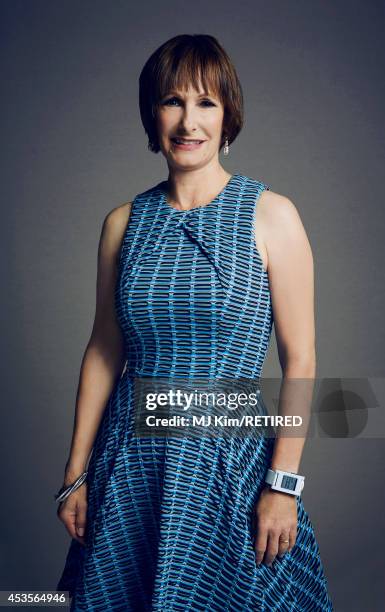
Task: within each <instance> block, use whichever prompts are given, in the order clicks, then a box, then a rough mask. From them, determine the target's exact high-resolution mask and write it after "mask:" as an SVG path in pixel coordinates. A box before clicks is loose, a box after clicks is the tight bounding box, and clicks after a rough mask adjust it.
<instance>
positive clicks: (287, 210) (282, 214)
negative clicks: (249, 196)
mask: <svg viewBox="0 0 385 612" xmlns="http://www.w3.org/2000/svg"><path fill="white" fill-rule="evenodd" d="M258 208H259V213H260V217H261V222H264V221H265V220H266V221H267V220H268V221H269V222H270V223H273V224H278V225H280V224H282V222H285V223H287V222H289V223H290V222H292V223H295V222H296V220H297V221H298V220H299V214H298V211H297V208H296V206H295V204H294V203H293V202H292V200H290V198H288V197H287V196H285V195H281V194H280V193H276V192H275V191H270V190H267V189H265V190H264V191H263V192H262V193H261V195H260V197H259V202H258Z"/></svg>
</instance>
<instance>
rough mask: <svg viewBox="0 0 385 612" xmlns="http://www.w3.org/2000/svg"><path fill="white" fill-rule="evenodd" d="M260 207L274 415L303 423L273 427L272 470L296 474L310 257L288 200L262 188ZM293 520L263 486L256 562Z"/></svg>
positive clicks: (272, 550) (308, 382) (304, 408)
mask: <svg viewBox="0 0 385 612" xmlns="http://www.w3.org/2000/svg"><path fill="white" fill-rule="evenodd" d="M259 208H260V210H258V209H257V215H258V218H259V226H258V222H257V227H259V232H258V236H256V241H257V246H258V245H261V246H260V250H261V256H262V258H263V262H264V265H265V268H266V267H267V271H268V274H269V285H270V291H271V298H272V307H273V313H274V325H275V335H276V339H277V347H278V354H279V360H280V364H281V368H282V372H283V378H282V383H281V388H280V397H279V405H278V414H279V415H296V414H300V415H301V416H302V417H303V418H304V423H305V427H302V428H301V432H300V434H297V432H296V431H295V430H294V434H293V431H290V428H289V429H288V428H286V431H285V429H284V428H281V427H278V428H277V433H276V438H275V442H274V449H273V455H272V460H271V468H272V469H281V470H285V471H289V472H298V470H299V465H300V460H301V455H302V452H303V447H304V444H305V435H306V430H307V424H308V416H309V412H310V405H311V398H312V393H313V385H314V376H315V368H316V356H315V331H314V327H315V326H314V304H313V303H314V287H313V257H312V253H311V248H310V244H309V241H308V239H307V236H306V232H305V230H304V227H303V225H302V222H301V219H300V217H299V215H298V212H297V210H296V208H295V206H294V204H293V203H292V202H291V201H290V200H289V199H288V198H286V197H284V196H281V195H279V194H276V193H274V192H269V191H264V192H263V193H262V195H261V197H260V201H259ZM258 218H257V221H258ZM293 435H295V436H296V437H293ZM299 436H301V437H299ZM297 520H298V519H297V505H296V500H295V498H294V497H293V496H292V495H288V494H287V493H283V492H280V491H274V490H272V489H270V488H269V486H268V485H266V486H265V487H264V488H263V489H262V492H261V495H260V498H259V500H258V502H257V504H256V506H255V509H254V513H253V521H254V524H255V527H256V533H255V543H254V547H255V551H256V559H257V564H260V563H261V562H262V560H263V559H264V560H265V563H266V564H267V565H269V566H271V564H272V563H273V561H274V559H275V557H276V556H277V554H278V555H283V554H285V553H286V552H288V551H291V549H292V548H293V546H294V545H295V542H296V538H297Z"/></svg>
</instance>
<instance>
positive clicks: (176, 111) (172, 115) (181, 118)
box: [157, 86, 224, 169]
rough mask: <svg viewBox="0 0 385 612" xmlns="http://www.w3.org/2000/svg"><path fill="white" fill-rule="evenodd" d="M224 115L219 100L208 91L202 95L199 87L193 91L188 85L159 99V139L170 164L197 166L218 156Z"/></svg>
mask: <svg viewBox="0 0 385 612" xmlns="http://www.w3.org/2000/svg"><path fill="white" fill-rule="evenodd" d="M223 116H224V109H223V105H222V103H221V101H220V100H219V99H218V98H217V97H216V96H215V95H212V94H211V93H210V95H208V96H207V95H205V94H204V93H203V90H202V88H201V89H200V90H199V91H196V90H195V89H193V87H192V86H190V87H189V89H188V90H187V91H183V92H182V91H170V92H169V93H168V94H167V95H166V96H165V97H164V98H162V100H160V102H159V105H158V110H157V128H158V138H159V145H160V148H161V151H162V153H163V155H164V156H165V157H166V159H167V161H168V163H169V165H171V166H173V167H174V168H179V169H183V168H185V169H186V168H189V169H192V168H199V167H202V166H204V165H206V164H207V163H208V162H210V160H212V159H213V158H214V157H218V152H219V147H220V144H221V138H222V125H223ZM179 139H185V140H188V141H190V142H181V141H180V140H179ZM196 141H199V142H196Z"/></svg>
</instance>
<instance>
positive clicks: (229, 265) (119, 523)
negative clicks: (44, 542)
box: [57, 174, 333, 612]
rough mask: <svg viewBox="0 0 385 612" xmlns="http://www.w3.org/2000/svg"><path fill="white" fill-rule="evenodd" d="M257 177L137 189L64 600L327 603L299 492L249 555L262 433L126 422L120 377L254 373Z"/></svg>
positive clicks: (258, 324) (164, 610)
mask: <svg viewBox="0 0 385 612" xmlns="http://www.w3.org/2000/svg"><path fill="white" fill-rule="evenodd" d="M264 189H269V187H268V186H267V185H265V184H264V183H262V182H261V181H258V180H255V179H252V178H250V177H247V176H245V175H242V174H234V175H232V177H231V178H230V180H229V182H228V183H227V185H226V186H225V188H224V189H223V190H222V191H221V193H219V194H218V195H217V196H216V197H215V198H214V199H213V200H212V201H211V202H210V203H209V204H206V205H204V206H197V207H195V208H192V209H190V210H188V211H180V210H177V209H174V208H172V207H171V206H170V205H169V204H168V202H167V199H166V181H163V182H161V183H159V184H157V185H156V186H155V187H152V188H151V189H148V190H147V191H145V192H143V193H140V194H138V195H137V196H136V197H135V198H134V201H133V203H132V206H131V215H130V219H129V221H128V224H127V227H126V230H125V234H124V237H123V242H122V246H121V251H120V259H119V270H118V279H117V283H116V291H115V304H116V313H117V318H118V321H119V324H120V326H121V329H122V333H123V337H124V343H125V349H126V357H127V363H126V369H125V370H124V372H123V374H122V376H121V377H120V379H119V380H118V382H117V383H116V385H115V387H114V389H113V392H112V394H111V396H110V398H109V401H108V403H107V405H106V409H105V411H104V413H103V417H102V420H101V424H100V427H99V430H98V433H97V436H96V440H95V444H94V448H93V453H92V455H91V459H90V462H89V466H88V472H89V473H88V479H87V499H88V507H87V530H86V546H84V547H83V546H82V545H81V544H79V543H78V542H77V541H76V540H75V539H72V540H71V544H70V547H69V551H68V553H67V557H66V563H65V567H64V570H63V572H62V575H61V578H60V580H59V583H58V585H57V589H58V590H68V591H70V596H72V601H71V610H75V611H80V610H87V611H90V612H91V611H92V612H93V611H95V612H96V611H97V612H99V611H100V612H102V611H108V610H116V611H121V612H124V611H125V612H127V611H129V612H141V611H144V612H146V611H151V612H174V611H181V612H187V611H191V612H192V611H193V612H201V611H202V612H203V611H206V612H208V611H215V612H227V611H232V612H241V611H242V612H246V611H260V612H273V611H277V612H278V611H279V612H286V611H287V612H289V611H298V612H299V611H301V612H305V611H306V612H310V611H311V612H316V611H324V612H326V611H328V612H329V611H332V610H333V607H332V602H331V600H330V597H329V595H328V587H327V581H326V577H325V575H324V571H323V566H322V563H321V559H320V552H319V548H318V545H317V542H316V539H315V535H314V530H313V526H312V524H311V522H310V519H309V517H308V515H307V513H306V511H305V509H304V506H303V501H302V499H301V498H300V497H299V498H296V500H297V511H298V524H297V538H296V543H295V545H294V547H293V548H292V550H291V552H290V553H286V554H285V555H284V556H283V557H281V558H279V557H276V559H275V560H274V561H273V564H272V566H271V567H268V566H267V565H265V564H264V563H263V562H262V563H261V564H260V565H259V566H257V565H256V560H255V552H254V550H253V542H252V528H251V515H252V511H253V508H254V505H255V503H256V502H257V501H258V497H259V494H260V492H261V490H262V488H263V486H264V478H265V474H266V471H267V469H268V467H269V466H270V460H271V455H272V451H273V444H274V439H273V438H269V437H265V436H259V437H258V438H251V437H244V438H242V437H236V436H234V437H232V438H231V439H224V438H220V437H217V438H215V437H204V436H202V437H200V438H199V437H198V438H197V439H193V438H192V437H188V438H185V439H180V438H177V437H175V438H172V437H171V438H168V437H167V436H166V437H158V438H153V437H152V438H149V437H147V438H146V437H139V436H136V435H135V432H134V423H133V405H134V391H133V389H134V380H135V379H136V378H147V377H150V378H151V377H157V378H160V379H161V378H162V377H170V379H173V378H174V377H175V378H178V377H182V378H183V380H189V379H190V378H191V379H193V378H194V377H212V378H214V379H221V378H227V379H228V378H230V379H232V380H236V379H243V380H254V379H258V377H260V375H261V371H262V367H263V362H264V359H265V354H266V351H267V348H268V345H269V340H270V335H271V328H272V323H273V312H272V307H271V296H270V291H269V279H268V273H267V272H266V271H265V270H264V267H263V262H262V259H261V257H260V254H259V252H258V250H257V247H256V244H255V238H254V235H255V234H254V227H255V211H256V206H257V203H258V199H259V196H260V194H261V193H262V191H263V190H264Z"/></svg>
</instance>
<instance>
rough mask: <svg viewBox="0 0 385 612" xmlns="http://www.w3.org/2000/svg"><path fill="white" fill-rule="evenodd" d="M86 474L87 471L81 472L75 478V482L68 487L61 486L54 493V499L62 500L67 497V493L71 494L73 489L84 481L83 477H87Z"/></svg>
mask: <svg viewBox="0 0 385 612" xmlns="http://www.w3.org/2000/svg"><path fill="white" fill-rule="evenodd" d="M87 474H88V472H83V474H81V475H80V476H79V478H77V479H76V480H75V482H73V483H72V484H70V485H69V486H68V487H66V486H63V487H62V488H61V489H60V491H58V493H56V495H55V501H57V502H62V501H64V500H65V499H67V497H68V496H69V495H71V493H73V492H74V491H76V489H78V488H79V487H80V486H81V485H82V484H83V482H84V481H85V479H86V478H87Z"/></svg>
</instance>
